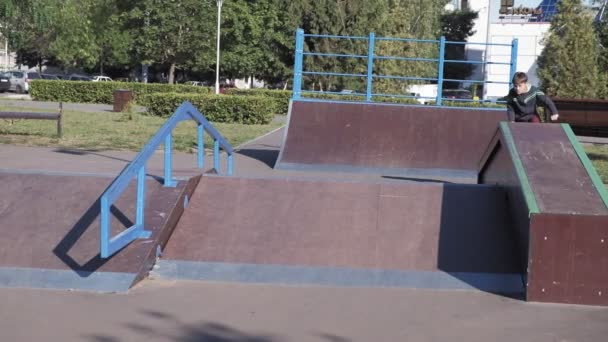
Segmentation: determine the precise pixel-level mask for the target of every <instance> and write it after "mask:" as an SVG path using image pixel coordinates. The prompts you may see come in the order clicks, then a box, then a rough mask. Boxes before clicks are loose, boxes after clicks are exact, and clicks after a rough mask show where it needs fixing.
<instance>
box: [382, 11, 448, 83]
mask: <svg viewBox="0 0 608 342" xmlns="http://www.w3.org/2000/svg"><path fill="white" fill-rule="evenodd" d="M446 3H447V1H445V0H434V1H421V0H418V1H409V0H392V1H389V3H388V14H387V19H386V20H385V21H384V25H382V27H381V28H380V29H379V32H378V33H379V35H381V36H385V37H395V38H412V39H429V40H435V39H437V38H438V36H439V35H440V34H441V33H440V21H439V19H440V16H441V13H443V7H444V6H445V4H446ZM438 54H439V49H438V44H432V43H422V42H411V43H409V42H408V43H406V42H399V41H397V42H391V41H379V42H378V43H377V44H376V55H380V56H394V57H412V58H437V56H438ZM375 64H376V66H375V70H374V73H376V74H378V75H393V76H407V77H424V78H435V77H436V76H437V63H432V62H423V61H420V62H417V61H399V60H378V61H376V63H375ZM415 83H428V81H412V80H390V79H380V80H376V81H374V92H376V93H378V92H383V93H399V92H406V91H407V86H408V85H410V84H415Z"/></svg>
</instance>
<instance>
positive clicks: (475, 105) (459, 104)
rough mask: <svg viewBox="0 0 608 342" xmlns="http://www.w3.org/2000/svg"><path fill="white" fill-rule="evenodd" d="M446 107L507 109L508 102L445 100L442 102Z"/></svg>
mask: <svg viewBox="0 0 608 342" xmlns="http://www.w3.org/2000/svg"><path fill="white" fill-rule="evenodd" d="M435 103H436V102H435V101H431V102H429V105H433V106H434V105H435ZM441 104H442V105H443V106H446V107H469V108H504V109H505V110H507V104H506V103H505V104H500V103H492V102H477V101H475V102H467V101H449V100H443V101H442V102H441Z"/></svg>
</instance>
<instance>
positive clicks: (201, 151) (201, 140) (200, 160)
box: [196, 123, 205, 169]
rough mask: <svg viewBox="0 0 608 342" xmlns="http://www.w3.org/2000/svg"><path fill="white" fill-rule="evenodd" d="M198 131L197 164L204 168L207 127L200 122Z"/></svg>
mask: <svg viewBox="0 0 608 342" xmlns="http://www.w3.org/2000/svg"><path fill="white" fill-rule="evenodd" d="M196 133H197V134H196V136H197V143H198V153H197V166H198V168H199V169H202V168H203V167H204V166H205V127H204V126H203V125H202V124H200V123H199V124H198V127H197V132H196Z"/></svg>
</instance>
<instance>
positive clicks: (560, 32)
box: [537, 0, 605, 98]
mask: <svg viewBox="0 0 608 342" xmlns="http://www.w3.org/2000/svg"><path fill="white" fill-rule="evenodd" d="M592 20H593V18H592V17H591V16H589V15H588V14H587V13H586V12H585V11H584V10H583V6H582V4H581V0H562V1H560V2H559V4H558V13H557V14H556V15H555V16H554V17H553V20H552V22H551V28H550V29H549V35H548V37H547V38H546V40H545V42H544V44H545V48H544V49H543V52H542V54H541V56H540V57H539V59H538V72H537V73H538V76H539V78H540V80H541V82H542V87H543V88H544V89H545V92H546V93H547V94H549V95H551V96H558V97H565V98H596V97H598V96H599V95H601V94H600V92H598V90H600V89H602V87H604V86H605V82H604V84H602V83H603V82H602V76H601V74H600V70H599V64H600V58H599V46H598V41H597V37H596V35H595V33H594V30H593V25H592Z"/></svg>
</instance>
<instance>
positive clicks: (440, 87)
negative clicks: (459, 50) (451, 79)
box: [436, 36, 445, 106]
mask: <svg viewBox="0 0 608 342" xmlns="http://www.w3.org/2000/svg"><path fill="white" fill-rule="evenodd" d="M444 60H445V37H444V36H441V38H439V70H438V71H437V101H436V102H437V103H436V105H437V106H441V100H442V96H443V94H442V92H443V64H444Z"/></svg>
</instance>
